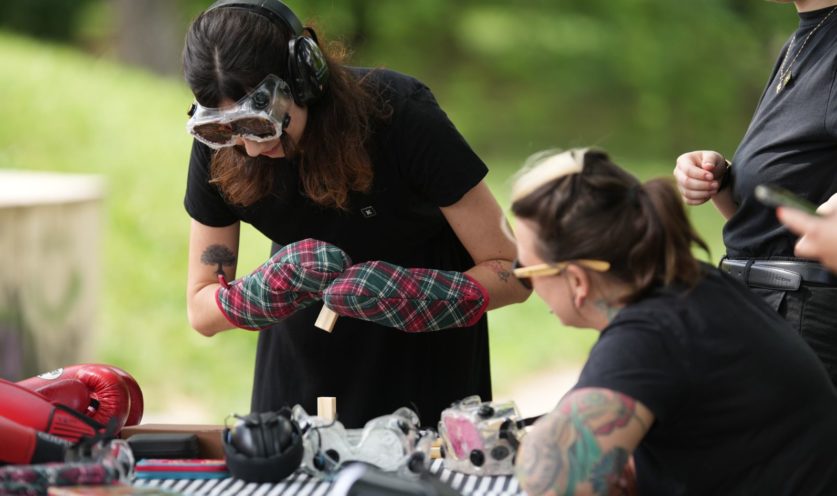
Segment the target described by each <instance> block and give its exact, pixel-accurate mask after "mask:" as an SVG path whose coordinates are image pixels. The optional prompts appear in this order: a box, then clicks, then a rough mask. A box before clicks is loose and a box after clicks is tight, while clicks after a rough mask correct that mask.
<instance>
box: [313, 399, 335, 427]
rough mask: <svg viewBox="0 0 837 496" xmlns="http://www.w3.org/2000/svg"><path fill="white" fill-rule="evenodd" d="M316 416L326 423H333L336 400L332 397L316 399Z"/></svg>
mask: <svg viewBox="0 0 837 496" xmlns="http://www.w3.org/2000/svg"><path fill="white" fill-rule="evenodd" d="M317 416H318V417H320V418H321V419H323V420H325V421H326V422H333V421H334V419H336V418H337V398H335V397H334V396H320V397H318V398H317Z"/></svg>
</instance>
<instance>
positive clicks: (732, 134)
mask: <svg viewBox="0 0 837 496" xmlns="http://www.w3.org/2000/svg"><path fill="white" fill-rule="evenodd" d="M209 3H210V2H209V1H208V0H11V1H6V2H2V3H0V60H2V61H3V63H2V64H0V66H2V67H0V90H2V94H3V103H0V109H2V114H0V115H3V116H4V117H5V119H3V121H4V122H3V123H1V124H0V168H15V169H31V170H57V171H66V172H85V173H86V172H90V173H97V174H101V175H103V176H104V177H105V178H106V180H107V182H108V196H107V198H106V203H105V207H106V222H107V226H106V232H105V243H106V246H105V250H104V252H105V259H104V260H103V262H102V265H103V272H104V278H105V281H104V286H105V295H104V297H103V302H102V312H101V313H102V315H101V319H100V322H98V323H97V325H96V326H95V327H96V330H95V332H96V336H97V341H96V343H97V344H96V351H95V356H94V357H91V358H92V359H95V360H97V361H103V362H109V363H114V364H117V365H120V366H122V367H124V368H125V369H127V370H129V371H131V372H132V373H134V375H136V376H137V378H138V379H139V381H140V384H141V385H143V387H144V389H145V390H146V395H147V396H148V400H147V401H148V405H149V410H150V411H151V412H169V411H171V410H172V408H185V409H186V410H188V411H190V412H191V413H190V415H191V416H192V418H198V419H200V420H208V421H220V420H221V418H222V417H223V415H225V414H226V412H228V411H232V410H235V411H238V412H245V411H246V410H247V409H248V408H249V403H248V398H249V387H250V383H251V382H250V381H251V380H252V378H251V374H252V363H253V358H252V357H253V350H254V345H255V334H254V333H245V332H235V333H224V334H223V335H220V336H218V337H216V338H213V339H206V338H202V337H200V336H198V335H197V334H196V333H195V332H194V331H191V330H190V329H189V327H188V324H187V323H186V310H185V301H184V300H185V298H184V294H185V269H186V267H185V265H186V242H187V239H186V238H187V235H188V222H189V220H188V217H187V216H186V214H185V211H184V210H183V208H182V195H183V191H184V188H185V170H186V163H187V157H188V149H189V144H190V140H189V138H188V136H187V135H186V133H185V132H184V122H185V110H186V108H187V106H188V104H189V103H190V95H189V92H188V89H187V88H186V87H185V84H183V82H182V77H181V74H180V50H181V48H182V40H183V37H184V33H185V30H186V27H187V25H188V23H189V21H190V19H192V18H193V17H194V16H195V15H197V14H198V13H199V12H200V11H201V10H202V9H204V8H205V7H206V6H207V5H209ZM288 3H289V5H290V6H291V7H292V8H294V9H295V11H296V12H297V14H298V15H299V16H300V17H301V18H302V19H303V20H304V21H305V22H306V23H307V24H312V25H314V26H316V27H317V29H318V33H319V34H320V39H321V40H323V39H326V40H331V41H337V42H341V43H343V44H344V45H346V46H347V47H349V48H350V49H351V51H352V52H351V53H352V57H351V60H350V62H351V63H352V64H353V65H364V66H379V67H387V68H390V69H394V70H397V71H401V72H405V73H408V74H411V75H414V76H416V77H418V78H419V79H421V80H423V81H424V82H425V83H427V84H428V85H429V86H430V87H431V88H432V89H433V91H434V93H435V94H436V96H437V98H438V100H439V102H440V103H441V105H442V107H443V108H444V109H445V110H446V111H447V112H448V114H449V115H450V117H451V119H452V120H453V122H454V123H455V124H456V125H457V127H458V128H459V129H460V131H461V132H462V134H463V135H464V136H465V137H466V138H467V139H468V141H469V142H470V143H471V144H472V146H473V147H474V149H475V150H476V151H477V153H478V154H480V155H481V156H482V157H483V158H484V160H485V161H486V162H487V163H488V164H489V167H490V168H491V170H492V172H491V175H490V176H489V182H490V184H491V186H492V188H493V189H494V191H495V193H496V194H497V196H498V198H500V200H501V202H503V203H504V204H505V201H506V197H507V191H506V190H507V189H508V178H509V176H510V175H511V174H512V173H513V172H514V170H516V168H517V167H518V166H519V165H520V164H521V163H522V162H523V160H524V159H525V157H526V156H528V155H529V154H531V153H533V152H535V151H538V150H542V149H545V148H553V147H562V148H565V147H570V146H587V145H595V146H600V147H603V148H605V149H607V150H608V151H610V152H611V154H612V155H613V156H614V157H615V158H616V160H617V162H618V163H621V164H624V165H626V166H628V168H630V169H632V170H633V171H634V172H635V173H636V174H638V175H640V176H641V177H650V176H654V175H669V174H670V172H671V169H672V167H673V164H674V159H675V158H676V156H677V155H679V154H680V153H683V152H685V151H689V150H693V149H701V148H710V149H715V150H718V151H720V152H722V153H724V154H725V155H727V156H732V153H733V152H734V150H735V146H736V144H737V142H738V140H739V139H740V137H741V136H742V134H743V133H744V131H745V129H746V126H747V123H748V121H749V118H750V115H751V113H752V111H753V109H754V108H755V104H756V101H757V100H758V98H759V95H760V94H761V91H762V89H763V87H764V83H765V80H766V78H767V76H768V74H769V72H770V69H771V67H772V63H773V60H774V59H775V57H776V54H777V53H778V51H779V49H780V47H781V46H782V43H783V42H784V41H785V40H786V39H787V38H788V37H789V35H790V33H791V32H792V31H793V29H794V28H795V26H796V23H797V17H796V14H795V11H794V10H793V6H792V5H781V6H777V5H770V4H768V3H767V2H764V1H762V0H691V1H688V2H687V1H667V0H607V1H605V0H586V1H584V2H567V1H549V0H503V1H499V0H457V1H456V2H453V1H450V0H412V1H403V0H374V1H373V0H307V1H302V0H288ZM691 210H692V215H693V220H694V221H695V223H696V224H697V225H698V228H699V230H700V231H701V232H702V234H703V235H704V236H705V237H706V238H707V240H708V241H709V242H710V244H711V246H712V247H713V254H712V255H713V257H714V258H715V259H717V258H718V256H720V255H721V254H722V253H723V251H722V247H721V243H720V228H721V221H720V219H719V217H718V216H717V215H715V214H714V212H712V210H711V207H708V206H706V207H700V208H697V209H691ZM244 236H245V239H244V241H243V245H245V244H246V245H247V246H251V247H254V248H248V249H249V250H251V251H249V252H248V251H243V253H242V257H241V258H242V262H241V263H240V264H239V267H240V269H239V270H241V271H243V270H247V268H248V267H253V266H255V265H256V264H258V263H260V262H261V261H262V259H263V258H264V257H265V256H266V254H267V249H268V244H267V242H266V241H265V240H263V239H260V238H259V235H257V234H255V233H252V232H245V234H244ZM248 257H249V258H248ZM517 307H518V308H512V309H503V310H501V311H497V312H492V316H491V322H492V324H491V325H492V348H493V349H492V360H493V361H494V365H493V372H494V378H495V386H496V387H497V388H499V389H500V390H503V389H504V388H508V387H510V385H511V384H512V383H514V382H517V381H519V380H522V378H524V377H526V376H527V374H531V373H534V372H536V371H538V370H540V369H544V368H550V367H554V366H556V365H558V364H561V363H567V364H577V363H579V362H580V361H583V359H584V355H585V354H586V351H587V349H589V345H590V343H592V341H593V339H594V338H595V336H593V335H592V334H593V333H589V332H588V333H580V334H576V333H575V332H576V331H569V330H564V329H561V328H560V325H559V324H558V322H557V321H556V320H555V319H554V318H553V317H552V316H549V315H548V314H547V313H546V310H545V307H544V306H543V305H542V304H540V303H539V302H537V301H536V298H534V297H533V298H532V299H530V301H529V302H527V303H526V304H524V305H519V306H517ZM555 329H561V330H558V331H556V330H555ZM550 331H551V332H550ZM557 335H560V336H557ZM58 365H62V364H56V366H58ZM545 394H549V392H545ZM190 409H191V410H190ZM207 412H208V413H207Z"/></svg>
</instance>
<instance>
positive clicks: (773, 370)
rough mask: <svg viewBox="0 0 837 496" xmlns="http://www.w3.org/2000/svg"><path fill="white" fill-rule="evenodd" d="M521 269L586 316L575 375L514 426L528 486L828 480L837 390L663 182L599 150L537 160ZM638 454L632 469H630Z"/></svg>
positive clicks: (564, 310)
mask: <svg viewBox="0 0 837 496" xmlns="http://www.w3.org/2000/svg"><path fill="white" fill-rule="evenodd" d="M511 210H512V213H513V214H514V216H515V218H516V228H515V236H516V238H517V249H518V262H517V263H516V266H517V268H516V270H515V275H516V276H517V277H518V278H521V280H526V281H529V282H530V283H531V285H532V286H533V288H534V291H535V292H536V293H537V294H538V295H539V296H540V297H541V298H542V299H543V300H544V301H545V302H546V303H547V305H548V306H549V308H550V309H551V310H552V312H553V313H555V315H556V316H558V318H559V319H560V320H561V321H562V322H563V323H564V324H566V325H570V326H573V327H585V328H592V329H595V330H596V331H598V332H599V333H600V335H599V339H598V341H597V342H596V344H595V345H594V346H593V348H592V350H591V351H590V356H589V357H588V360H587V362H586V363H585V365H584V367H583V369H582V372H581V375H580V377H579V380H578V383H577V384H576V385H575V386H574V388H573V389H572V390H571V391H570V392H569V393H567V394H566V395H565V396H564V397H563V398H562V399H561V400H560V402H559V403H558V405H557V407H556V408H555V410H554V411H552V412H551V413H549V414H547V415H546V416H545V417H543V418H542V419H540V420H539V421H538V422H537V423H536V424H535V426H534V427H533V428H532V430H531V431H530V432H529V433H528V434H527V435H526V436H525V438H524V439H523V442H522V445H521V448H520V451H519V452H518V455H517V456H518V458H517V464H516V471H517V476H518V478H519V479H520V483H521V486H522V487H523V488H524V489H525V490H526V492H527V494H530V495H538V494H617V493H618V492H619V491H622V492H623V493H626V492H627V493H629V494H630V493H634V492H636V491H637V490H638V493H639V494H642V495H653V494H662V495H680V494H700V495H704V494H760V495H762V494H806V495H811V494H833V492H834V487H837V459H835V457H834V456H833V453H832V451H833V446H834V445H835V442H837V425H835V424H836V423H835V422H834V420H833V419H834V418H837V417H836V416H837V393H835V392H834V390H833V389H832V387H831V383H830V381H829V378H828V375H827V374H826V372H825V369H824V368H823V366H822V364H820V363H819V362H818V361H817V360H814V356H813V352H812V351H811V349H810V348H809V347H808V346H807V345H806V344H805V342H804V341H803V340H802V339H801V338H800V337H799V336H798V335H797V334H796V333H794V332H793V331H792V330H791V329H790V327H789V325H788V324H787V323H786V322H785V321H784V320H783V319H782V318H781V317H780V316H778V315H777V314H776V313H775V312H774V311H772V310H771V309H770V307H768V306H767V304H766V303H765V302H764V301H763V300H762V299H760V298H759V297H758V296H756V295H754V294H753V293H751V292H750V291H749V290H748V289H747V288H746V287H745V286H743V285H741V284H739V283H738V282H736V281H734V280H733V279H731V277H730V276H728V275H727V274H724V273H722V272H720V271H719V270H718V269H715V268H713V267H711V266H710V265H707V264H705V263H703V262H701V261H699V260H698V259H696V258H695V257H694V255H693V254H692V248H693V247H694V246H698V247H700V248H702V249H704V250H705V249H706V245H705V243H704V242H703V241H702V240H701V239H700V238H699V237H698V235H697V233H696V232H695V230H694V229H693V228H692V226H691V225H690V224H689V221H688V219H687V217H686V215H685V212H684V208H683V206H682V203H681V200H680V198H679V196H678V194H677V192H676V190H675V189H674V187H673V185H672V184H670V183H669V182H668V181H665V180H661V179H655V180H651V181H648V182H646V183H644V184H643V183H640V182H639V181H638V180H637V179H636V178H635V177H633V176H632V175H631V174H629V173H628V172H626V171H624V170H623V169H621V168H620V167H618V166H617V165H615V164H614V163H613V162H612V161H611V160H610V158H609V157H608V155H607V154H606V153H604V152H602V151H595V150H584V149H575V150H570V151H566V152H563V153H556V152H548V153H545V154H541V155H538V156H536V157H534V158H533V159H531V160H530V162H529V164H528V166H527V167H526V168H525V169H524V171H523V172H522V173H521V174H520V175H519V177H518V178H517V180H516V182H515V184H514V187H513V192H512V207H511ZM634 467H635V468H634Z"/></svg>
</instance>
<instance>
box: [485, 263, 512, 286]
mask: <svg viewBox="0 0 837 496" xmlns="http://www.w3.org/2000/svg"><path fill="white" fill-rule="evenodd" d="M488 266H489V267H491V270H493V271H494V273H495V274H497V277H498V278H500V280H501V281H503V282H508V281H509V278H511V276H512V273H511V271H509V270H508V269H507V268H506V267H504V266H503V264H502V263H501V262H498V261H496V260H492V261H490V262H488Z"/></svg>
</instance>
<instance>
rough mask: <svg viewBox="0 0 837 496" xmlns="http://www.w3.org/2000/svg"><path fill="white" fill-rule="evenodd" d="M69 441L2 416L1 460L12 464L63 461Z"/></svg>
mask: <svg viewBox="0 0 837 496" xmlns="http://www.w3.org/2000/svg"><path fill="white" fill-rule="evenodd" d="M68 446H70V443H69V442H68V441H64V440H63V439H59V438H56V437H54V436H50V435H49V434H45V433H43V432H38V431H36V430H35V429H33V428H32V427H29V426H25V425H21V424H18V423H17V422H13V421H11V420H9V419H7V418H5V417H0V462H2V463H10V464H12V465H29V464H31V463H47V462H63V461H64V454H65V453H66V451H67V447H68Z"/></svg>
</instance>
